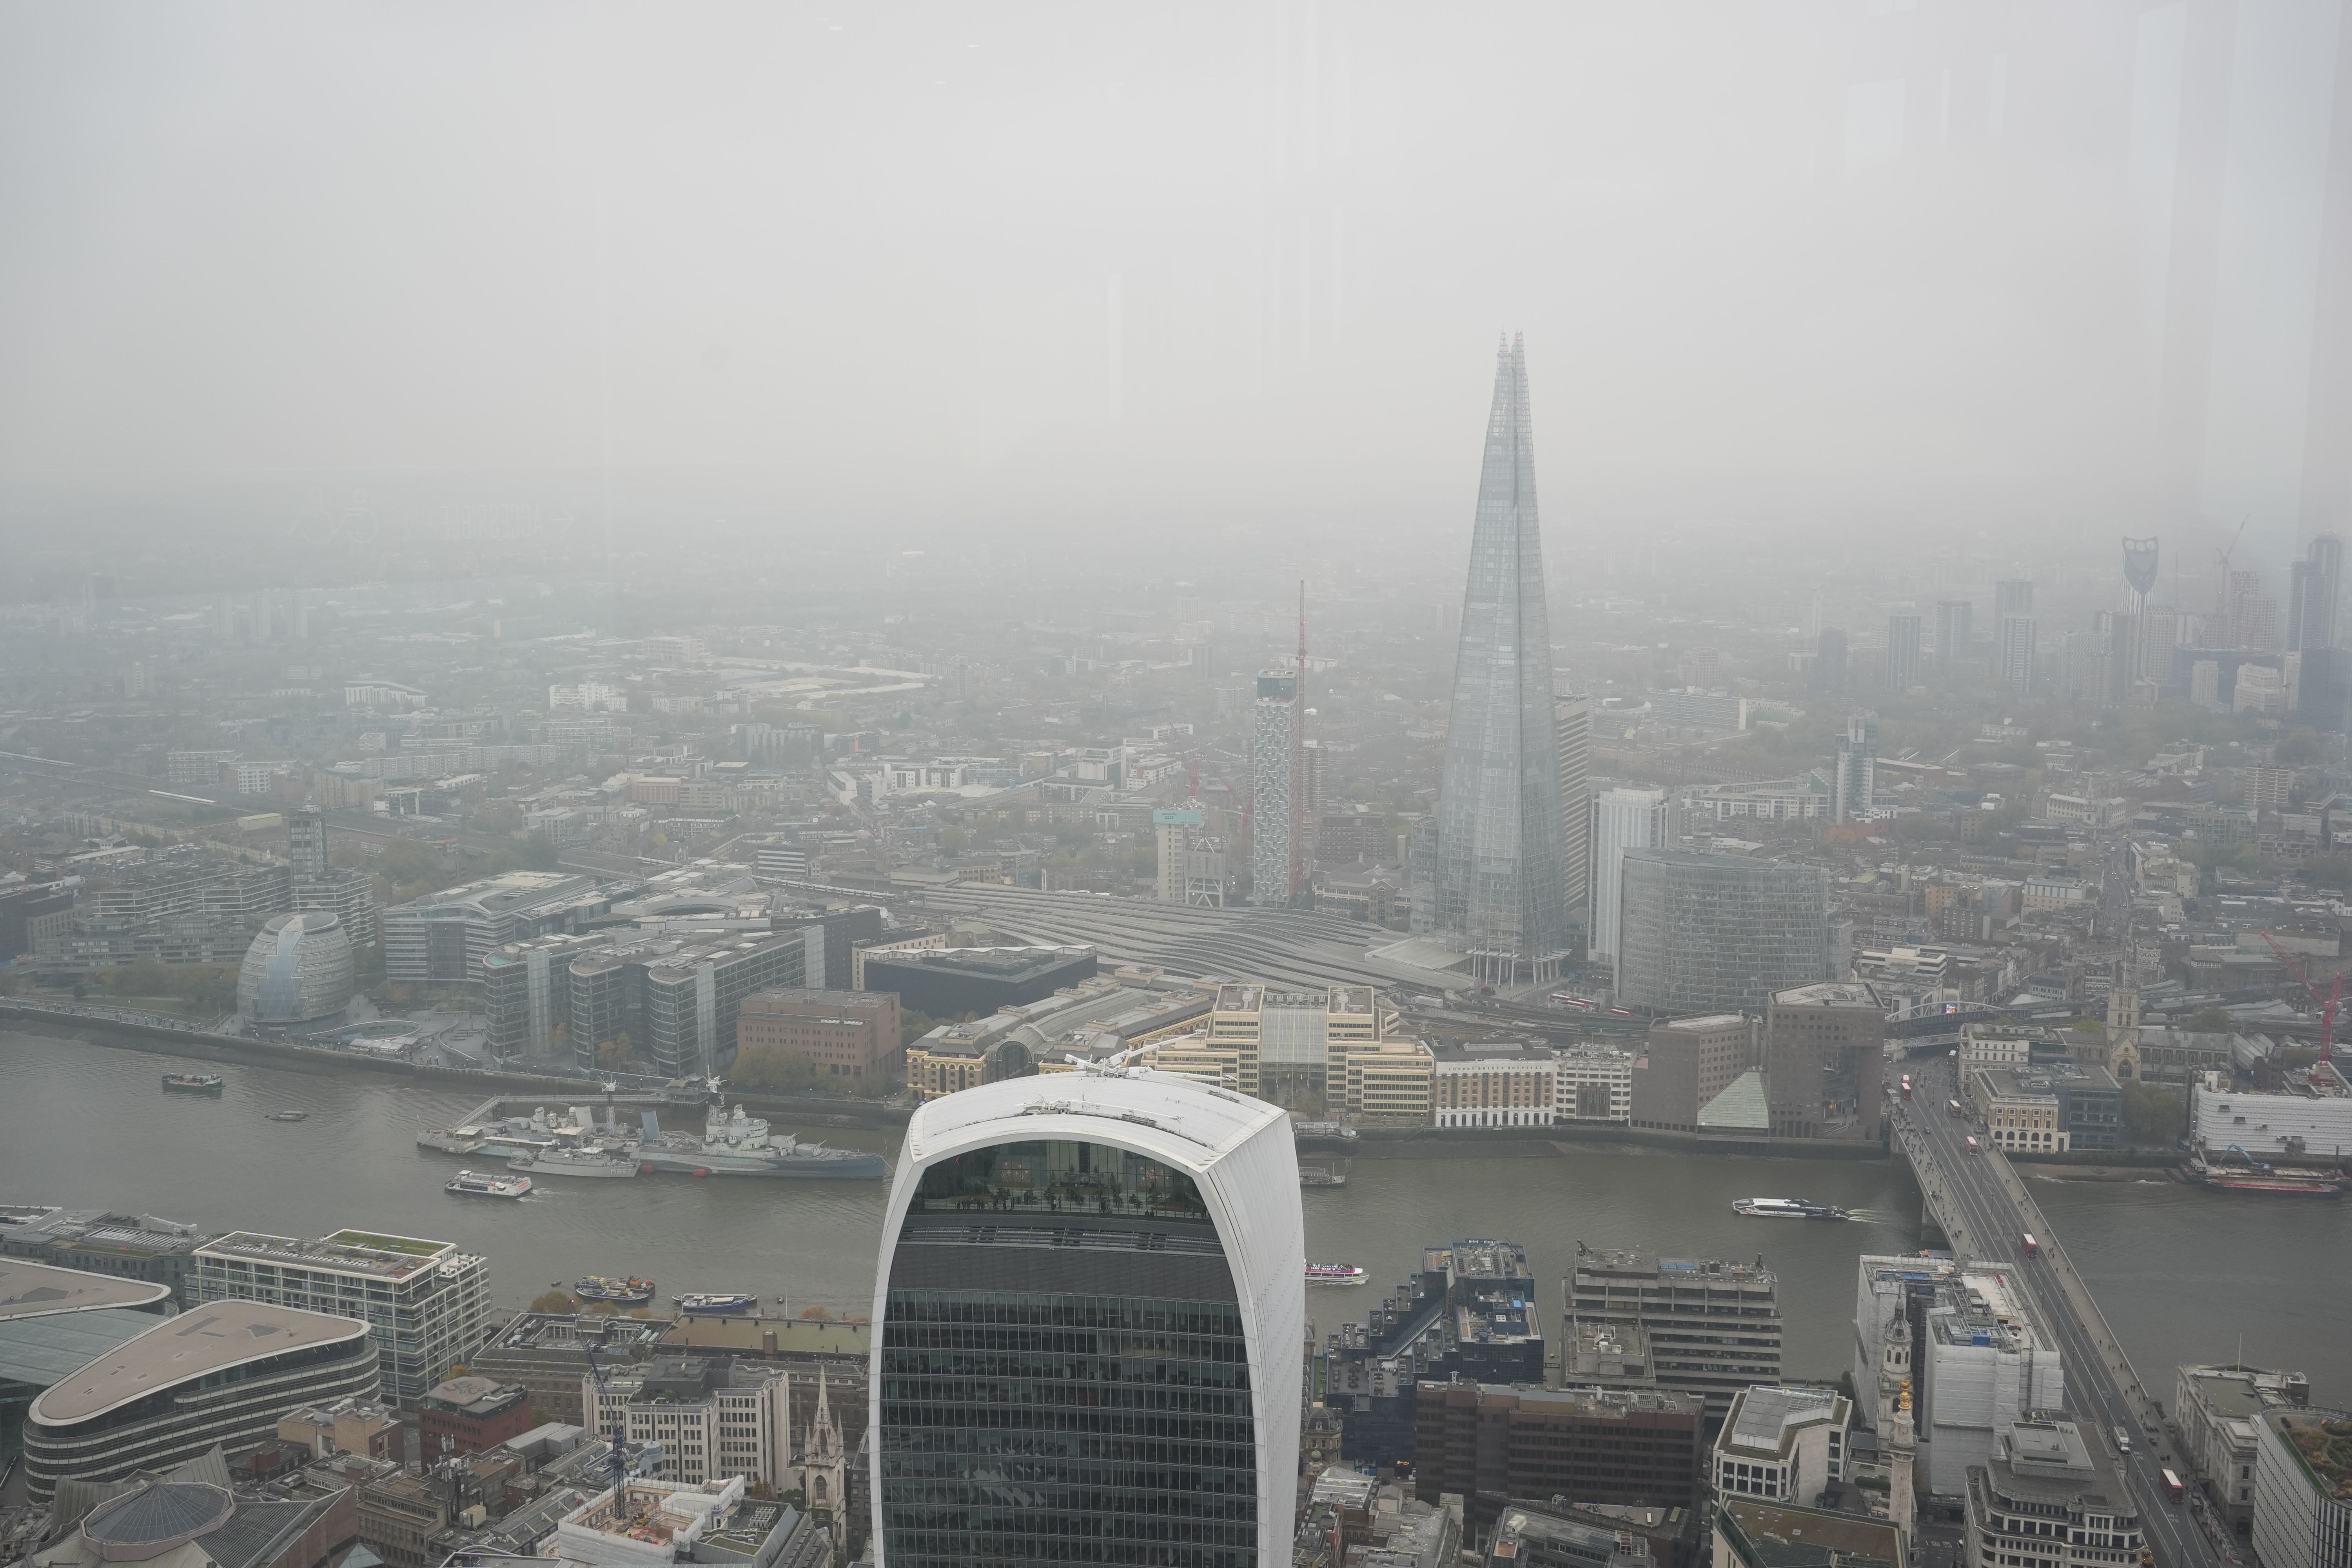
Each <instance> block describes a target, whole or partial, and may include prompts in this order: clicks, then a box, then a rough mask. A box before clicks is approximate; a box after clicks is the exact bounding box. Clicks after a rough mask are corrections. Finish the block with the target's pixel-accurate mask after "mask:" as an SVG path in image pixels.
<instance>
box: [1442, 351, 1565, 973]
mask: <svg viewBox="0 0 2352 1568" xmlns="http://www.w3.org/2000/svg"><path fill="white" fill-rule="evenodd" d="M1562 858H1563V857H1562V851H1561V846H1560V804H1559V741H1558V737H1557V727H1556V721H1555V716H1554V712H1553V707H1552V668H1551V617H1550V616H1549V612H1548V610H1547V608H1546V606H1545V603H1544V566H1543V534H1542V531H1541V529H1540V527H1539V526H1538V521H1537V517H1536V464H1535V426H1534V420H1533V417H1532V416H1531V414H1530V412H1529V409H1528V366H1527V356H1526V353H1525V351H1524V350H1523V348H1522V347H1521V345H1520V344H1519V342H1517V341H1516V340H1515V341H1513V342H1511V343H1510V344H1508V345H1507V346H1506V347H1505V348H1504V349H1503V350H1502V352H1501V354H1500V356H1499V358H1498V362H1497V363H1496V367H1495V403H1494V408H1493V411H1492V412H1491V413H1490V414H1489V415H1488V416H1487V420H1486V458H1485V462H1484V464H1483V465H1482V467H1481V468H1480V470H1479V475H1478V511H1477V517H1476V519H1475V522H1474V524H1473V527H1472V531H1471V538H1470V574H1469V581H1468V584H1467V586H1466V588H1465V592H1464V594H1463V598H1462V641H1461V645H1460V648H1459V651H1458V652H1457V654H1456V655H1455V658H1454V705H1453V712H1452V717H1451V720H1450V722H1449V726H1448V729H1447V732H1446V738H1445V773H1444V779H1443V781H1442V783H1441V785H1440V788H1439V791H1438V798H1437V853H1436V857H1435V860H1436V864H1435V865H1434V866H1433V867H1432V868H1431V875H1432V878H1433V889H1432V894H1433V896H1432V899H1431V900H1430V905H1429V908H1430V918H1431V921H1432V923H1433V926H1434V928H1435V930H1436V931H1439V932H1442V933H1444V934H1446V935H1448V936H1452V937H1454V938H1457V939H1458V940H1459V941H1460V942H1462V944H1463V945H1464V946H1465V948H1468V949H1470V950H1472V951H1474V952H1484V953H1486V954H1488V955H1490V956H1489V957H1488V958H1487V959H1486V961H1485V962H1487V963H1494V964H1497V965H1502V966H1507V967H1509V968H1511V969H1514V970H1516V969H1517V967H1518V966H1519V965H1521V964H1526V965H1528V966H1529V967H1530V968H1531V970H1532V971H1533V972H1534V973H1535V974H1536V977H1538V978H1542V977H1543V976H1544V974H1545V973H1546V972H1547V971H1548V970H1549V966H1550V965H1551V964H1552V963H1554V962H1555V961H1556V960H1557V959H1558V958H1559V957H1560V956H1562V949H1563V948H1564V947H1565V945H1566V943H1567V942H1568V909H1567V898H1566V891H1565V889H1564V888H1563V887H1562V885H1561V866H1562Z"/></svg>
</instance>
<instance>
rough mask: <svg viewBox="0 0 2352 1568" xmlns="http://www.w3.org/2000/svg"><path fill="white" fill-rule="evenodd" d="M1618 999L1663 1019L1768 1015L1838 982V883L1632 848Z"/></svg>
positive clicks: (1793, 869)
mask: <svg viewBox="0 0 2352 1568" xmlns="http://www.w3.org/2000/svg"><path fill="white" fill-rule="evenodd" d="M1621 876H1622V885H1623V891H1622V900H1621V901H1622V932H1621V934H1620V936H1619V939H1618V946H1619V949H1620V951H1619V952H1618V954H1617V999H1618V1000H1619V1001H1620V1002H1622V1003H1623V1004H1625V1005H1629V1006H1634V1007H1647V1008H1651V1009H1654V1010H1655V1011H1658V1012H1662V1013H1698V1012H1706V1011H1712V1010H1716V1009H1722V1008H1735V1007H1740V1008H1745V1007H1761V1006H1762V1005H1764V999H1765V998H1766V997H1767V996H1769V995H1770V994H1772V993H1773V992H1774V991H1778V990H1783V989H1786V988H1787V987H1790V986H1793V985H1810V984H1816V983H1818V982H1821V981H1824V980H1832V979H1836V978H1838V976H1836V975H1833V974H1832V973H1830V967H1831V963H1830V960H1831V948H1830V921H1829V874H1828V873H1827V872H1826V871H1823V870H1822V869H1821V868H1819V867H1815V866H1800V865H1795V864H1790V863H1786V862H1782V861H1779V860H1762V859H1756V858H1750V857H1746V856H1734V855H1700V854H1693V853H1691V852H1689V851H1685V850H1677V849H1630V850H1627V851H1626V852H1625V855H1624V858H1623V861H1622V872H1621Z"/></svg>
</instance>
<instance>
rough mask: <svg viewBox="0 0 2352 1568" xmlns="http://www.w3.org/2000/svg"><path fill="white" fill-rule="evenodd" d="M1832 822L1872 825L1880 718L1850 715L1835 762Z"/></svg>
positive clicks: (1872, 714)
mask: <svg viewBox="0 0 2352 1568" xmlns="http://www.w3.org/2000/svg"><path fill="white" fill-rule="evenodd" d="M1830 767H1831V772H1830V820H1831V821H1832V822H1836V823H1841V824H1843V823H1848V822H1868V821H1869V820H1871V818H1872V816H1874V810H1875V807H1876V806H1877V805H1878V715H1877V714H1875V713H1850V714H1848V715H1847V716H1846V721H1845V733H1843V735H1840V736H1839V737H1838V738H1837V749H1836V752H1835V754H1834V755H1833V756H1832V759H1831V764H1830Z"/></svg>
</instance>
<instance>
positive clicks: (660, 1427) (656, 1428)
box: [580, 1355, 795, 1491]
mask: <svg viewBox="0 0 2352 1568" xmlns="http://www.w3.org/2000/svg"><path fill="white" fill-rule="evenodd" d="M791 1397H792V1395H791V1384H790V1383H789V1381H788V1380H787V1378H786V1376H785V1372H784V1369H783V1368H782V1367H781V1366H778V1365H775V1364H773V1363H761V1362H755V1361H745V1360H740V1359H738V1358H735V1357H731V1356H709V1355H686V1356H675V1355H665V1356H661V1357H658V1358H656V1359H655V1360H653V1361H649V1362H646V1363H645V1364H643V1365H642V1366H637V1367H632V1368H629V1369H627V1370H625V1371H624V1372H621V1373H606V1374H605V1378H604V1385H603V1387H601V1388H600V1387H598V1385H597V1384H596V1380H595V1379H594V1378H593V1377H590V1378H583V1380H582V1381H581V1385H580V1401H581V1406H582V1408H583V1410H584V1411H586V1413H587V1415H586V1419H585V1420H584V1421H583V1423H582V1425H583V1426H586V1427H588V1429H589V1430H590V1431H592V1432H597V1433H603V1434H610V1433H612V1432H614V1431H616V1430H625V1431H626V1432H627V1434H628V1441H629V1442H630V1444H631V1445H633V1446H635V1445H637V1444H643V1443H659V1444H660V1445H661V1446H662V1452H663V1454H664V1455H665V1456H666V1457H667V1459H668V1462H669V1463H668V1472H667V1473H668V1476H669V1479H673V1480H678V1481H684V1482H687V1483H688V1484H689V1485H699V1484H700V1483H702V1482H704V1481H707V1480H716V1479H724V1478H726V1477H729V1476H749V1477H750V1478H751V1479H753V1480H755V1481H759V1482H761V1483H764V1484H765V1485H767V1486H770V1487H772V1488H774V1489H776V1490H778V1491H788V1490H790V1489H792V1486H793V1479H792V1477H791V1476H790V1475H789V1474H788V1471H789V1470H790V1468H791V1466H792V1462H793V1454H794V1451H795V1450H794V1447H793V1442H792V1417H791V1411H790V1405H791Z"/></svg>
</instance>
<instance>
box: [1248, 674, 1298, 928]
mask: <svg viewBox="0 0 2352 1568" xmlns="http://www.w3.org/2000/svg"><path fill="white" fill-rule="evenodd" d="M1297 722H1298V676H1297V673H1296V672H1295V671H1292V670H1287V669H1269V670H1266V671H1265V672H1264V673H1262V674H1260V675H1259V676H1258V678H1257V708H1256V710H1255V713H1254V714H1253V715H1252V723H1251V727H1250V902H1252V903H1254V904H1259V905H1263V906H1265V907H1267V908H1271V909H1281V908H1283V907H1284V906H1286V905H1287V904H1288V903H1289V902H1290V899H1291V895H1292V893H1293V892H1295V891H1296V889H1293V888H1292V887H1291V885H1290V794H1291V777H1290V773H1291V763H1292V760H1293V755H1294V750H1295V749H1294V746H1293V743H1292V742H1293V735H1294V729H1295V726H1296V725H1297Z"/></svg>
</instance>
